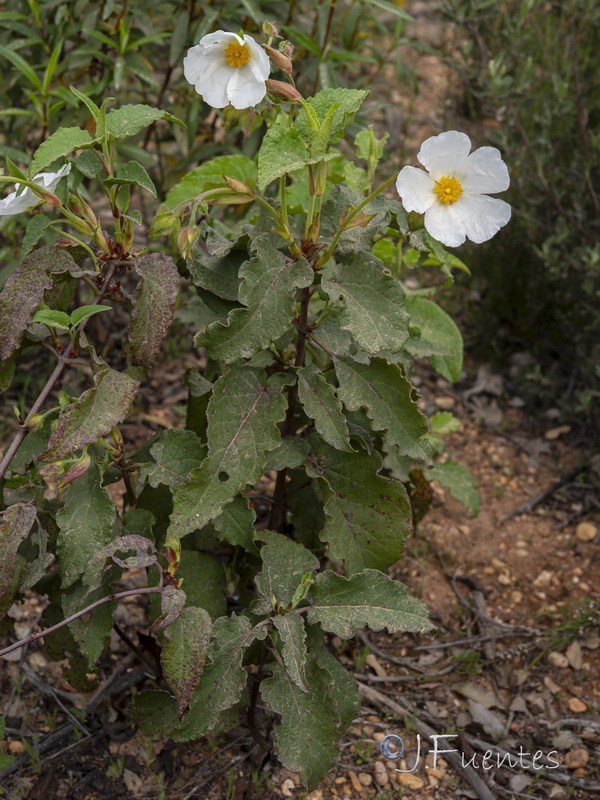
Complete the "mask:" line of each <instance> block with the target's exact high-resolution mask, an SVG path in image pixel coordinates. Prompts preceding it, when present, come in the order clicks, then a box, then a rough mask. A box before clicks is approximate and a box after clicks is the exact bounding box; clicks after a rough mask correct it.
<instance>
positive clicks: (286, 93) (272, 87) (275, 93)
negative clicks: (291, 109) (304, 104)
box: [265, 78, 303, 105]
mask: <svg viewBox="0 0 600 800" xmlns="http://www.w3.org/2000/svg"><path fill="white" fill-rule="evenodd" d="M265 85H266V87H267V92H268V93H269V94H270V95H271V96H272V97H275V98H277V99H278V100H283V101H284V102H286V103H291V104H292V105H300V103H299V102H298V101H299V100H302V99H303V98H302V95H301V94H300V92H298V91H297V90H296V89H294V87H293V86H291V85H290V84H289V83H283V81H273V80H271V79H270V78H269V79H267V80H266V81H265Z"/></svg>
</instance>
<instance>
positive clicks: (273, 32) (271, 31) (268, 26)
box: [262, 20, 279, 38]
mask: <svg viewBox="0 0 600 800" xmlns="http://www.w3.org/2000/svg"><path fill="white" fill-rule="evenodd" d="M262 29H263V33H264V34H265V36H275V37H277V38H279V30H278V28H277V26H276V25H275V23H274V22H269V21H268V20H265V21H264V22H263V24H262Z"/></svg>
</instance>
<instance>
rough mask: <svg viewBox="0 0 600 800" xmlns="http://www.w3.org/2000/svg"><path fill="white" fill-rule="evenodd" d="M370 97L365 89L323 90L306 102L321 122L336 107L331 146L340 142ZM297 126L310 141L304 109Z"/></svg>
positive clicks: (330, 137) (330, 135)
mask: <svg viewBox="0 0 600 800" xmlns="http://www.w3.org/2000/svg"><path fill="white" fill-rule="evenodd" d="M368 95H369V92H368V91H366V90H363V89H341V88H336V89H323V91H321V92H318V93H317V94H316V95H315V96H314V97H309V98H308V99H307V100H306V103H308V104H309V105H310V106H311V107H312V108H313V109H314V111H315V113H316V115H317V118H318V119H319V121H320V122H323V120H325V118H326V117H327V115H328V114H329V113H331V109H332V108H333V107H334V106H335V107H336V108H335V110H334V112H333V118H332V124H331V130H330V134H329V144H335V143H336V142H339V140H340V139H341V138H342V136H343V135H344V130H345V129H346V128H347V127H348V125H349V124H350V123H351V122H352V120H353V119H354V115H355V114H356V112H357V111H358V109H359V108H360V106H361V104H362V102H363V100H364V99H365V98H366V97H367V96H368ZM296 126H297V129H298V131H299V132H300V134H301V136H302V137H303V138H304V140H305V141H308V140H309V130H308V121H307V116H306V111H305V110H304V109H302V111H301V112H300V113H299V115H298V120H297V122H296Z"/></svg>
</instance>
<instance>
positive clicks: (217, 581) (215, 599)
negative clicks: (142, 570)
mask: <svg viewBox="0 0 600 800" xmlns="http://www.w3.org/2000/svg"><path fill="white" fill-rule="evenodd" d="M177 577H178V578H180V579H183V580H182V583H181V586H182V588H183V590H184V591H185V595H186V598H187V599H186V602H187V604H188V605H189V606H197V607H199V608H203V609H205V611H207V612H208V614H210V617H211V619H217V618H218V617H222V616H223V615H224V614H225V613H226V611H227V598H226V589H227V576H226V575H225V567H224V565H223V564H221V562H220V561H216V560H215V559H214V558H213V557H212V556H211V555H210V553H202V552H199V551H198V550H183V551H182V554H181V562H180V564H179V566H178V567H177Z"/></svg>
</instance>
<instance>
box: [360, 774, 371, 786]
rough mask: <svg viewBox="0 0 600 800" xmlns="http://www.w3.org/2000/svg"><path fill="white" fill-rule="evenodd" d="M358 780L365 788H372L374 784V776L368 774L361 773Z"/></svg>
mask: <svg viewBox="0 0 600 800" xmlns="http://www.w3.org/2000/svg"><path fill="white" fill-rule="evenodd" d="M358 780H359V781H360V782H361V783H362V785H363V786H370V785H371V784H372V783H373V776H372V775H369V773H368V772H359V773H358Z"/></svg>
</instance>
